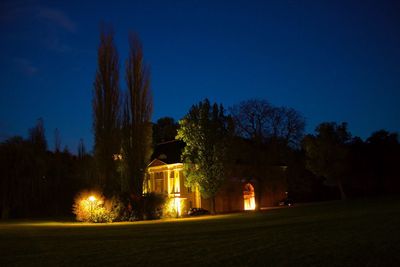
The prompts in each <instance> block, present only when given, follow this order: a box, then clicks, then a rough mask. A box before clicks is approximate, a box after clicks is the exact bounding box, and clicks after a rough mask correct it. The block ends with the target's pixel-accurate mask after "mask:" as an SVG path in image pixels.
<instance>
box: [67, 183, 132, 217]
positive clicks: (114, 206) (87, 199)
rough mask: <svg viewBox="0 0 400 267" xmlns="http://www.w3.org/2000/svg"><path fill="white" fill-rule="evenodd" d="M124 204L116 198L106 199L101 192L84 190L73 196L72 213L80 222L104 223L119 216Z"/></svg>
mask: <svg viewBox="0 0 400 267" xmlns="http://www.w3.org/2000/svg"><path fill="white" fill-rule="evenodd" d="M123 210H124V205H123V204H122V202H121V201H120V200H119V199H118V198H117V197H113V198H112V199H111V200H106V199H105V198H104V196H103V195H102V194H101V193H98V192H89V191H84V192H81V193H80V194H78V196H77V197H76V198H75V202H74V206H73V213H74V214H75V215H76V219H77V220H78V221H82V222H93V223H104V222H113V221H116V220H118V219H119V218H120V215H121V214H122V211H123Z"/></svg>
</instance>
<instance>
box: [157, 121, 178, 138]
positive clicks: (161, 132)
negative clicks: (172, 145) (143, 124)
mask: <svg viewBox="0 0 400 267" xmlns="http://www.w3.org/2000/svg"><path fill="white" fill-rule="evenodd" d="M178 126H179V124H178V123H176V122H175V120H174V119H173V118H171V117H163V118H160V119H158V120H157V122H156V123H155V124H154V125H153V143H154V144H158V143H162V142H166V141H171V140H174V139H175V136H176V134H177V130H178Z"/></svg>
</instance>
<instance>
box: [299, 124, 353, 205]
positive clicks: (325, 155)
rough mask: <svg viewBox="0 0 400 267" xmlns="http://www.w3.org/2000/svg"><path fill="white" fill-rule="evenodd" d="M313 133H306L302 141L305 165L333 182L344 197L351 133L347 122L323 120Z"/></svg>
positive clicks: (343, 197)
mask: <svg viewBox="0 0 400 267" xmlns="http://www.w3.org/2000/svg"><path fill="white" fill-rule="evenodd" d="M315 132H316V134H315V135H311V134H309V135H307V136H306V137H305V138H304V141H303V148H304V150H305V151H306V156H307V167H308V168H309V169H310V170H311V171H312V172H313V173H314V174H315V175H318V176H323V177H325V178H327V179H328V181H331V182H335V183H336V185H337V187H338V189H339V192H340V196H341V199H343V200H344V199H346V194H345V192H344V189H343V179H344V178H345V176H346V173H347V171H348V167H349V149H348V146H347V144H348V142H349V141H350V140H351V134H350V133H349V132H348V130H347V124H346V123H341V124H339V125H338V124H336V123H334V122H325V123H321V124H320V125H319V126H317V128H316V130H315Z"/></svg>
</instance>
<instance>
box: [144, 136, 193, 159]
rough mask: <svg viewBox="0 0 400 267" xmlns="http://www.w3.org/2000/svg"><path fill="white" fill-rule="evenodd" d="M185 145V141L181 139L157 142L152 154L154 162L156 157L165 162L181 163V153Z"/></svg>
mask: <svg viewBox="0 0 400 267" xmlns="http://www.w3.org/2000/svg"><path fill="white" fill-rule="evenodd" d="M184 147H185V143H184V142H182V141H180V140H172V141H168V142H164V143H160V144H157V145H156V147H155V148H154V152H153V155H152V156H151V160H152V163H153V161H154V160H155V159H158V160H159V161H161V162H163V163H165V164H173V163H181V162H182V160H181V154H182V150H183V148H184ZM152 163H150V164H152Z"/></svg>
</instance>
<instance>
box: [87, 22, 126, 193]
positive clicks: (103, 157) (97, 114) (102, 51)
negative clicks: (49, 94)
mask: <svg viewBox="0 0 400 267" xmlns="http://www.w3.org/2000/svg"><path fill="white" fill-rule="evenodd" d="M119 110H120V89H119V60H118V52H117V49H116V47H115V44H114V34H113V32H112V30H108V31H107V30H106V29H105V28H103V29H102V31H101V34H100V45H99V48H98V52H97V71H96V78H95V81H94V89H93V130H94V158H95V162H96V167H97V170H98V182H97V184H98V186H100V187H101V188H102V189H103V190H104V191H105V192H106V193H107V194H111V193H112V192H114V191H115V190H116V189H117V184H116V181H117V179H115V175H116V173H115V172H116V171H115V164H114V161H113V155H114V154H116V153H118V152H119V146H120V145H119V137H118V134H119Z"/></svg>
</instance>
